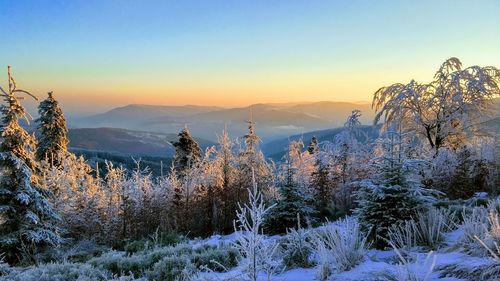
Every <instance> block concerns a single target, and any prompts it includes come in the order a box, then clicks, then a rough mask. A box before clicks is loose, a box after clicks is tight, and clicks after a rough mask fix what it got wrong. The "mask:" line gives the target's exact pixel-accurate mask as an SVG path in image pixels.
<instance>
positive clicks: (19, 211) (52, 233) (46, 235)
mask: <svg viewBox="0 0 500 281" xmlns="http://www.w3.org/2000/svg"><path fill="white" fill-rule="evenodd" d="M8 83H9V87H8V90H7V91H6V90H4V89H3V88H0V91H1V94H2V96H3V99H4V102H5V104H4V105H2V106H1V109H0V110H1V112H2V127H1V128H0V132H1V136H2V142H1V144H0V252H2V253H4V254H5V259H6V261H7V262H10V263H16V262H19V261H20V260H21V259H22V258H25V257H26V256H28V257H30V255H31V254H32V253H30V252H26V249H35V248H36V247H38V246H46V245H56V244H59V243H60V242H61V238H60V236H59V229H58V227H57V226H56V223H55V222H56V221H57V220H58V219H59V217H58V215H57V214H56V212H55V211H54V210H53V208H52V205H51V204H50V203H49V201H48V200H47V196H48V195H49V192H48V191H46V190H44V189H43V188H41V187H40V185H39V183H38V177H37V175H36V174H35V169H36V161H35V155H34V149H35V139H34V137H33V136H31V135H30V134H28V133H27V132H26V130H24V129H23V128H22V127H21V126H20V125H19V119H20V118H24V119H26V120H27V121H28V118H29V114H28V113H27V112H26V111H25V109H24V107H23V106H22V105H21V104H20V102H19V99H20V98H19V97H18V96H16V95H18V94H26V95H28V96H31V97H33V98H35V97H34V96H33V95H32V94H30V93H29V92H27V91H24V90H22V89H19V88H17V84H16V82H15V80H14V77H12V74H11V69H10V66H9V67H8ZM27 246H29V247H27ZM22 255H25V257H23V256H22Z"/></svg>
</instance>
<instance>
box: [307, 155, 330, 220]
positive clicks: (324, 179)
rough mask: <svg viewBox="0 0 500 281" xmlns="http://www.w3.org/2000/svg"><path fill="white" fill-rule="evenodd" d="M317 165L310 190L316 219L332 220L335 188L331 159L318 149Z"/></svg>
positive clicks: (312, 175)
mask: <svg viewBox="0 0 500 281" xmlns="http://www.w3.org/2000/svg"><path fill="white" fill-rule="evenodd" d="M314 156H315V165H314V171H313V172H312V174H311V180H310V183H309V189H310V190H311V193H312V197H313V202H314V204H313V205H314V209H315V213H316V217H317V218H318V219H319V220H324V219H325V218H332V217H333V211H332V208H331V206H332V203H333V191H332V190H333V187H334V183H333V181H332V178H331V175H330V163H329V162H330V161H329V160H330V157H329V155H326V152H324V151H321V150H319V149H316V152H315V154H314Z"/></svg>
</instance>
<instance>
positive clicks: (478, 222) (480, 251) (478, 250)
mask: <svg viewBox="0 0 500 281" xmlns="http://www.w3.org/2000/svg"><path fill="white" fill-rule="evenodd" d="M462 216H463V222H462V224H461V225H459V228H460V230H461V231H462V235H461V236H460V238H459V240H458V243H459V245H460V246H462V247H463V248H464V250H465V251H466V252H468V253H469V254H473V255H480V256H483V255H485V254H486V250H485V249H484V247H482V246H481V245H480V244H479V242H478V241H477V239H476V238H475V237H479V238H482V237H483V236H484V234H485V232H486V231H487V230H488V224H489V223H488V210H487V209H485V208H482V207H478V208H474V209H473V210H472V212H471V213H470V214H463V215H462Z"/></svg>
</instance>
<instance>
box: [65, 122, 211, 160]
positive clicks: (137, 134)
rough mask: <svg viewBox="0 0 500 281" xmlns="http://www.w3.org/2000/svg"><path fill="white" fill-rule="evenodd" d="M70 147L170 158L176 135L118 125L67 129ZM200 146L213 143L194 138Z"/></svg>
mask: <svg viewBox="0 0 500 281" xmlns="http://www.w3.org/2000/svg"><path fill="white" fill-rule="evenodd" d="M68 136H69V140H70V142H69V147H70V149H71V150H85V151H104V152H109V153H115V154H121V155H124V156H129V155H133V156H134V155H135V156H140V155H145V156H161V157H172V156H173V155H174V152H175V149H174V148H173V146H172V143H173V142H175V141H177V134H165V133H153V132H143V131H132V130H126V129H120V128H84V129H69V134H68ZM196 140H197V141H198V142H199V143H200V146H201V147H202V149H205V148H206V147H207V146H210V145H213V144H214V143H213V142H211V141H207V140H204V139H199V138H196Z"/></svg>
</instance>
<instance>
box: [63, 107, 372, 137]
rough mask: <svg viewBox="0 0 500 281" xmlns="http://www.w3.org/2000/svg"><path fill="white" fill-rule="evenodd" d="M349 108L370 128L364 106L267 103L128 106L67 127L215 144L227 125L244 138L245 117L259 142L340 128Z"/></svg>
mask: <svg viewBox="0 0 500 281" xmlns="http://www.w3.org/2000/svg"><path fill="white" fill-rule="evenodd" d="M354 109H360V110H362V112H363V118H362V121H363V122H364V123H366V124H369V123H371V120H372V119H373V116H374V114H373V111H372V110H371V108H370V105H369V104H368V103H346V102H309V103H282V104H279V103H267V104H254V105H250V106H247V107H236V108H220V107H214V106H156V105H137V104H132V105H128V106H124V107H119V108H115V109H112V110H110V111H108V112H105V113H102V114H98V115H94V116H90V117H86V118H81V119H78V120H74V121H73V122H71V124H70V125H71V127H77V128H78V127H80V128H81V127H90V128H97V127H114V128H122V129H128V130H140V131H150V132H161V133H170V134H172V133H178V132H179V131H180V130H182V128H183V127H184V126H186V125H187V126H189V128H190V130H191V132H192V133H193V135H195V136H198V137H200V138H204V139H207V140H210V141H216V139H217V134H219V133H220V132H222V130H223V128H224V127H225V126H227V128H228V131H229V134H230V135H231V136H232V137H240V136H243V135H244V134H245V133H246V131H247V125H246V123H245V122H246V120H248V119H249V116H250V114H252V116H253V120H254V121H255V122H256V132H257V134H259V135H260V136H261V137H262V138H263V139H275V138H280V137H285V136H289V135H293V134H298V133H302V132H307V131H312V130H319V129H327V128H332V127H339V126H340V125H341V124H343V122H344V120H345V119H346V118H347V116H348V115H349V114H350V112H351V111H352V110H354Z"/></svg>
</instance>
